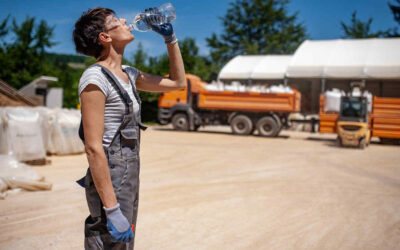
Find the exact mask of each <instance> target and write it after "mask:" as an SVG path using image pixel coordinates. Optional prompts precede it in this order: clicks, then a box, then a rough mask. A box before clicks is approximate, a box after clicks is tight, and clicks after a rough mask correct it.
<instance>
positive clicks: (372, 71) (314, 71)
mask: <svg viewBox="0 0 400 250" xmlns="http://www.w3.org/2000/svg"><path fill="white" fill-rule="evenodd" d="M286 76H287V77H289V78H326V79H329V78H341V79H400V38H386V39H378V38H373V39H356V40H327V41H305V42H303V43H302V44H301V45H300V47H299V48H298V49H297V50H296V53H295V54H294V55H293V58H292V60H291V62H290V63H289V65H288V67H287V71H286Z"/></svg>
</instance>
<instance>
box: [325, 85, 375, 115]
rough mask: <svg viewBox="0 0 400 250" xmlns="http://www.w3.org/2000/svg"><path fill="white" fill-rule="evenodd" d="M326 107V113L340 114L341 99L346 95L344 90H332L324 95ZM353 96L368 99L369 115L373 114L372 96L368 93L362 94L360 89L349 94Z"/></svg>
mask: <svg viewBox="0 0 400 250" xmlns="http://www.w3.org/2000/svg"><path fill="white" fill-rule="evenodd" d="M324 95H325V107H324V112H340V99H341V97H342V96H345V95H346V93H345V92H344V91H343V90H339V89H332V90H328V91H326V92H325V93H324ZM349 95H351V96H364V97H365V98H366V99H367V107H368V113H371V112H372V94H371V93H370V92H368V91H363V92H361V91H360V90H359V89H356V90H354V91H353V92H351V93H349Z"/></svg>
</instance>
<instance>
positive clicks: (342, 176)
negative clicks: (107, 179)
mask: <svg viewBox="0 0 400 250" xmlns="http://www.w3.org/2000/svg"><path fill="white" fill-rule="evenodd" d="M333 138H334V137H333V136H332V135H318V134H309V133H300V132H287V131H284V132H283V133H282V136H280V137H279V138H275V139H271V138H262V137H258V136H247V137H241V136H234V135H231V134H230V130H229V128H208V129H207V130H205V129H201V130H200V132H196V133H193V132H191V133H190V132H175V131H172V130H171V129H169V128H168V127H152V128H151V129H149V130H147V131H146V132H145V133H143V140H142V152H141V161H142V168H141V192H140V195H141V197H140V203H139V220H138V225H137V232H136V249H399V248H400V247H399V246H400V154H399V153H400V150H399V149H400V147H399V146H387V145H380V144H377V143H374V144H372V145H370V147H369V148H367V149H366V150H359V149H349V148H337V147H335V146H334V141H333ZM50 159H51V160H52V164H51V165H50V166H46V167H35V169H36V170H37V171H38V172H39V173H40V174H42V175H44V176H45V177H46V179H47V180H48V181H51V182H53V183H54V187H53V190H52V191H47V192H22V193H19V194H16V195H12V196H8V197H7V198H6V199H5V200H0V249H13V250H17V249H82V248H83V221H84V219H85V217H86V216H87V215H88V209H87V206H86V201H85V198H84V190H83V189H82V188H80V187H79V186H78V185H77V184H75V183H74V180H76V179H78V178H79V177H81V176H83V175H84V173H85V171H86V167H87V162H86V157H85V155H75V156H63V157H50Z"/></svg>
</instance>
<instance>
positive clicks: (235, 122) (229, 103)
mask: <svg viewBox="0 0 400 250" xmlns="http://www.w3.org/2000/svg"><path fill="white" fill-rule="evenodd" d="M186 79H187V84H188V87H187V88H186V89H184V90H179V91H171V92H166V93H162V94H161V95H160V97H159V99H158V107H159V109H158V120H159V122H160V123H161V124H169V123H172V126H173V128H174V129H175V130H185V131H195V130H197V129H198V128H199V127H200V126H205V125H230V126H231V129H232V132H233V133H234V134H239V135H249V134H252V133H253V132H254V131H255V130H256V129H257V131H258V133H259V134H260V135H262V136H269V137H274V136H277V135H278V134H279V132H280V131H281V129H282V128H283V127H284V126H287V125H288V115H289V114H290V113H291V112H299V111H300V103H301V102H300V98H301V95H300V92H298V91H297V90H294V89H292V91H291V93H259V92H249V91H246V92H235V91H227V90H222V91H211V90H207V88H206V85H207V83H205V82H203V81H202V80H201V79H200V78H199V77H197V76H195V75H191V74H187V75H186Z"/></svg>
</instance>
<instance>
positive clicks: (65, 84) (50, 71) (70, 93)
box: [0, 16, 83, 107]
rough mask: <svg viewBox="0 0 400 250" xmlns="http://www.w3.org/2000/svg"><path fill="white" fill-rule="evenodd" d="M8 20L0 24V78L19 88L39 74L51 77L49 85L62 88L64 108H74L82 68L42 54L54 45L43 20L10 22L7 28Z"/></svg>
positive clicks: (31, 19)
mask: <svg viewBox="0 0 400 250" xmlns="http://www.w3.org/2000/svg"><path fill="white" fill-rule="evenodd" d="M9 19H10V18H9V17H7V18H5V19H4V20H2V21H1V22H0V41H1V43H0V52H1V53H0V79H2V80H4V81H6V82H7V83H9V84H10V85H11V86H13V87H14V88H16V89H20V88H22V87H23V86H25V85H26V84H28V83H29V82H31V81H32V80H34V79H35V78H37V77H39V76H41V75H49V76H55V77H57V78H58V82H57V83H55V84H52V85H51V86H53V87H62V88H63V90H64V100H63V105H64V107H76V105H77V104H78V102H79V100H78V94H77V88H78V80H79V77H80V75H81V74H82V71H83V69H73V68H70V67H69V66H68V65H67V62H66V61H65V60H64V61H63V60H56V59H55V58H56V57H55V56H54V55H53V56H52V55H51V54H47V53H45V51H46V49H47V48H51V47H52V46H54V45H55V44H56V43H55V42H54V41H53V40H52V39H53V30H54V27H50V26H49V25H48V24H47V22H46V21H44V20H41V21H40V22H39V23H37V22H36V20H35V18H34V17H29V16H28V17H26V18H25V20H24V21H22V22H21V23H20V24H18V23H17V21H16V20H15V19H13V20H12V23H11V25H9ZM6 40H7V42H6ZM10 41H11V42H10ZM60 57H62V56H57V58H60Z"/></svg>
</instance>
